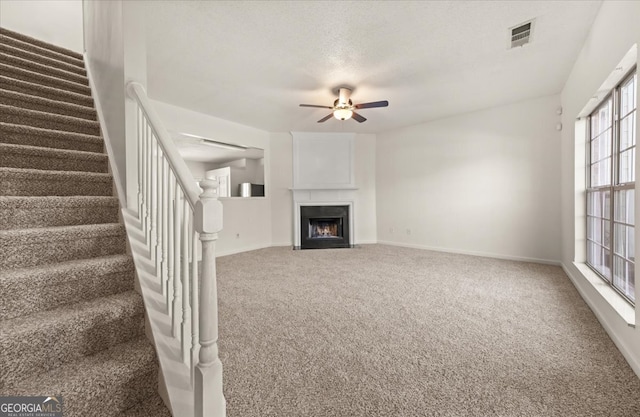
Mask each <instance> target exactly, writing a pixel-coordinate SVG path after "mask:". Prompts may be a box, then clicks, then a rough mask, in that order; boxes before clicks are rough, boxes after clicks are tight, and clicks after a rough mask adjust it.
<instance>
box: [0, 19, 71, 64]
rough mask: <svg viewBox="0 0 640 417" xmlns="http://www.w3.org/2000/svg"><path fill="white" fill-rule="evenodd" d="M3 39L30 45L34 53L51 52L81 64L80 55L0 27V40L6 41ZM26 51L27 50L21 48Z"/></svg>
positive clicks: (43, 53) (44, 53)
mask: <svg viewBox="0 0 640 417" xmlns="http://www.w3.org/2000/svg"><path fill="white" fill-rule="evenodd" d="M5 38H10V39H13V40H16V41H19V42H21V43H23V44H25V45H31V46H33V47H34V48H37V49H35V53H38V54H41V55H46V52H47V51H51V52H53V53H55V54H57V55H62V56H66V57H69V58H72V59H74V60H75V61H80V62H82V54H81V53H79V52H75V51H72V50H70V49H67V48H63V47H61V46H57V45H52V44H50V43H48V42H44V41H41V40H40V39H36V38H32V37H31V36H27V35H23V34H22V33H18V32H14V31H12V30H9V29H6V28H2V27H0V39H2V40H3V41H6V39H5ZM23 49H27V48H23Z"/></svg>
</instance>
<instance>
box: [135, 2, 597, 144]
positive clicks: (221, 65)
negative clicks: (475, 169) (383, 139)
mask: <svg viewBox="0 0 640 417" xmlns="http://www.w3.org/2000/svg"><path fill="white" fill-rule="evenodd" d="M600 4H601V1H573V0H572V1H339V2H338V1H293V2H287V1H278V2H273V1H256V2H254V1H229V2H227V1H198V2H196V1H161V2H149V3H148V7H149V10H148V22H147V34H148V38H147V48H148V90H149V95H150V96H151V97H152V98H154V99H156V100H160V101H164V102H167V103H171V104H174V105H177V106H181V107H185V108H188V109H191V110H195V111H198V112H201V113H206V114H210V115H213V116H216V117H219V118H222V119H227V120H230V121H234V122H237V123H241V124H244V125H248V126H252V127H255V128H259V129H263V130H267V131H270V132H284V131H326V132H331V131H338V132H343V131H346V132H360V133H376V132H380V131H385V130H390V129H395V128H399V127H403V126H410V125H415V124H418V123H420V122H424V121H428V120H433V119H437V118H442V117H446V116H450V115H454V114H459V113H464V112H469V111H473V110H478V109H482V108H487V107H492V106H496V105H501V104H507V103H513V102H517V101H521V100H525V99H529V98H534V97H541V96H545V95H550V94H556V93H559V92H560V91H561V89H562V87H563V85H564V82H565V80H566V78H567V76H568V75H569V72H570V70H571V67H572V66H573V63H574V61H575V59H576V57H577V54H578V52H579V50H580V48H581V46H582V44H583V42H584V39H585V37H586V35H587V33H588V31H589V28H590V26H591V24H592V22H593V19H594V17H595V15H596V13H597V11H598V9H599V7H600ZM532 18H535V19H536V21H535V29H534V33H533V40H532V43H531V44H529V45H527V46H525V47H522V48H517V49H512V50H509V49H507V45H508V29H509V28H510V27H513V26H515V25H518V24H520V23H523V22H525V21H527V20H530V19H532ZM342 85H347V86H353V87H355V89H354V92H353V95H352V99H353V101H354V103H361V102H369V101H378V100H389V103H390V104H389V107H387V108H378V109H366V110H362V111H361V112H360V113H361V114H362V115H363V116H364V117H366V118H368V120H367V121H366V122H365V123H362V124H359V123H357V122H355V121H354V120H347V121H344V122H341V121H338V120H335V119H333V118H332V119H330V120H329V121H327V122H325V123H323V124H318V123H316V121H317V120H319V119H320V118H322V117H324V116H325V115H327V114H328V113H329V110H325V109H313V108H302V107H299V106H298V104H300V103H309V104H320V105H331V104H332V103H333V100H334V99H335V98H336V97H335V94H334V92H333V90H334V89H335V88H336V87H339V86H342Z"/></svg>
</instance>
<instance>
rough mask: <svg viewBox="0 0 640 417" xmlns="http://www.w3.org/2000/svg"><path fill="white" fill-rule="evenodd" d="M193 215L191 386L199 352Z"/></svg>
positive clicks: (192, 220)
mask: <svg viewBox="0 0 640 417" xmlns="http://www.w3.org/2000/svg"><path fill="white" fill-rule="evenodd" d="M194 217H195V215H192V216H191V244H190V245H189V249H190V252H189V253H190V255H191V362H190V363H189V367H190V368H191V385H192V386H193V379H194V377H195V369H196V364H197V363H198V351H199V350H200V345H199V343H200V341H199V340H198V325H199V323H200V322H199V320H198V313H199V307H198V306H199V304H200V303H199V300H198V286H199V285H198V233H197V232H196V226H195V222H194Z"/></svg>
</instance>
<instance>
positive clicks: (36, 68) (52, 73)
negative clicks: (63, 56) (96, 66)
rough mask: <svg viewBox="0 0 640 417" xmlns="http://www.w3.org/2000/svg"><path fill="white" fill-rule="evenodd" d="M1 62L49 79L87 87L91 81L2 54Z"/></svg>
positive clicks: (0, 55)
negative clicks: (53, 78) (52, 78)
mask: <svg viewBox="0 0 640 417" xmlns="http://www.w3.org/2000/svg"><path fill="white" fill-rule="evenodd" d="M0 61H2V62H3V63H4V64H5V65H11V66H13V67H17V68H22V69H25V70H28V71H32V72H35V73H38V74H42V75H47V76H49V77H55V78H59V79H61V80H67V81H71V82H74V83H77V84H80V85H84V86H87V87H88V86H89V79H88V78H87V77H86V76H84V75H80V74H76V73H75V72H70V71H65V70H62V69H58V68H55V67H51V66H48V65H45V64H40V63H38V62H34V61H29V60H28V59H23V58H20V57H17V56H13V55H8V54H5V53H2V52H0Z"/></svg>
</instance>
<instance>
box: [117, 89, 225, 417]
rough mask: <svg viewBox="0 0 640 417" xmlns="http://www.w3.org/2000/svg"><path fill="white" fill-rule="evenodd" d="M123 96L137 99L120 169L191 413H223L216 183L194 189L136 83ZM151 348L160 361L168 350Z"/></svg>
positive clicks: (200, 416)
mask: <svg viewBox="0 0 640 417" xmlns="http://www.w3.org/2000/svg"><path fill="white" fill-rule="evenodd" d="M127 94H128V95H129V96H130V97H131V98H132V99H133V100H134V101H135V102H136V103H137V111H136V113H137V120H136V125H137V126H136V130H137V132H136V135H135V137H133V138H127V140H135V145H136V146H135V147H132V148H133V149H134V150H135V152H130V153H127V166H132V167H137V170H131V172H127V182H128V183H129V184H130V185H131V186H133V185H134V184H135V185H136V186H137V191H138V204H137V207H138V213H137V214H138V220H139V222H140V229H141V230H142V231H143V232H144V242H143V243H144V248H145V251H144V252H145V253H144V256H145V258H147V257H148V260H149V261H150V262H151V263H152V264H153V266H155V270H154V271H153V275H154V276H155V277H156V278H157V282H158V284H159V288H160V289H161V292H162V296H163V298H162V300H163V306H164V307H165V308H166V314H167V316H168V318H169V319H170V322H171V335H168V337H171V338H173V339H174V340H175V341H176V342H177V344H178V346H179V352H175V354H176V356H177V357H179V363H182V364H184V365H186V366H187V367H188V371H189V374H190V376H191V389H192V391H193V400H194V402H193V410H192V411H193V416H194V417H205V416H210V417H224V416H225V414H226V405H225V399H224V395H223V392H222V363H221V362H220V358H219V357H218V297H217V288H216V264H215V258H216V252H215V248H216V241H217V240H218V232H220V230H222V204H221V203H220V201H218V194H217V187H218V183H217V182H216V181H213V180H203V181H201V182H200V186H201V187H202V189H203V190H204V191H203V192H202V194H200V193H199V190H198V188H197V186H196V182H195V180H194V178H193V176H192V175H191V171H190V170H189V168H188V167H187V164H186V163H185V162H184V160H183V159H182V157H181V156H180V154H179V153H178V149H177V147H176V145H175V144H174V143H173V140H172V139H171V136H170V135H169V133H168V131H167V129H166V128H165V127H164V125H163V124H162V121H161V120H160V117H159V116H158V114H157V113H156V112H155V110H154V108H153V105H152V104H151V102H150V101H149V99H148V98H147V94H146V92H145V90H144V88H143V86H142V85H141V84H139V83H137V82H130V83H128V84H127ZM129 158H131V159H129ZM199 261H200V262H199ZM157 351H158V356H159V357H160V362H161V363H162V362H163V360H164V359H165V358H169V356H171V354H172V352H167V351H166V349H157ZM163 355H164V356H163ZM185 371H186V369H185ZM167 388H169V387H168V386H167ZM169 395H170V396H171V393H169ZM179 395H180V396H183V394H179ZM181 415H186V414H184V413H182V414H181ZM189 415H191V412H189Z"/></svg>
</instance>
